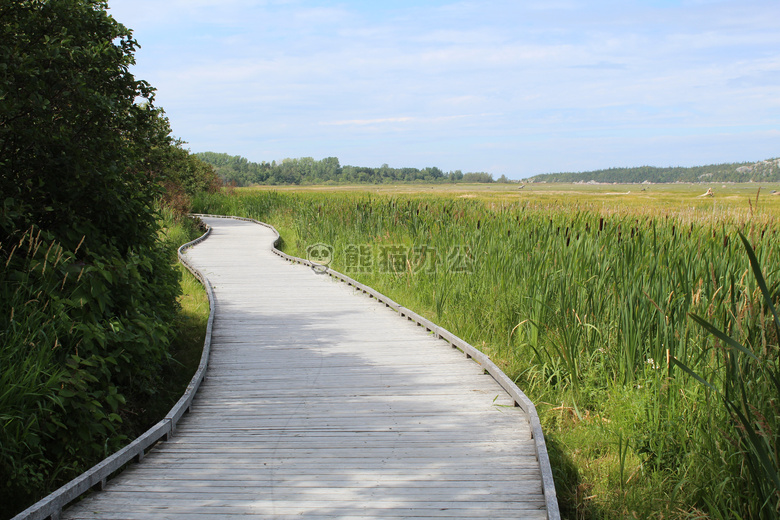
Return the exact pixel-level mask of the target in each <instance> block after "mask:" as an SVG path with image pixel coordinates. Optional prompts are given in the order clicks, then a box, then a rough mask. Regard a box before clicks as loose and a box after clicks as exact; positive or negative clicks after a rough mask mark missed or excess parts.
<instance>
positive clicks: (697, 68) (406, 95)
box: [109, 0, 780, 179]
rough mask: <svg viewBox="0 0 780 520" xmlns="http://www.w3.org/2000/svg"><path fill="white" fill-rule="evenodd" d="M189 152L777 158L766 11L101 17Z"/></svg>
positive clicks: (424, 157) (578, 5)
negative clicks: (129, 50) (128, 42)
mask: <svg viewBox="0 0 780 520" xmlns="http://www.w3.org/2000/svg"><path fill="white" fill-rule="evenodd" d="M109 8H110V11H109V12H110V13H111V14H112V15H113V16H114V17H115V18H116V19H117V20H119V21H120V22H122V23H123V24H125V25H126V26H128V27H130V28H131V29H133V30H134V34H135V37H136V39H137V40H138V41H139V43H140V44H141V47H142V48H141V49H140V50H139V51H138V53H137V55H136V58H137V62H138V63H137V65H136V66H135V68H134V69H133V72H134V73H135V75H136V77H138V78H140V79H145V80H146V81H148V82H150V83H151V84H152V85H153V86H155V87H156V88H157V104H158V105H159V106H162V107H163V108H164V109H165V111H166V113H167V115H168V117H169V118H170V120H171V124H172V127H173V131H174V134H175V135H176V136H177V137H180V138H182V139H184V140H185V141H187V142H188V143H189V144H188V147H189V148H190V149H191V150H192V151H194V152H199V151H216V152H225V153H229V154H231V155H243V156H244V157H247V158H248V159H250V160H252V161H257V162H259V161H271V160H277V161H278V160H281V159H283V158H286V157H305V156H311V157H314V158H315V159H321V158H323V157H328V156H335V157H338V158H339V159H340V161H341V164H352V165H360V166H380V165H381V164H382V163H388V164H389V165H390V166H394V167H403V166H413V167H425V166H438V167H439V168H442V169H443V170H445V171H448V170H455V169H461V170H463V171H487V172H490V173H493V174H494V175H495V176H499V175H501V174H506V175H507V176H508V177H510V178H518V179H519V178H524V177H527V176H530V175H535V174H538V173H549V172H558V171H585V170H591V169H597V168H606V167H611V166H641V165H653V166H677V165H680V166H693V165H702V164H709V163H718V162H732V161H757V160H762V159H767V158H770V157H778V156H780V31H778V29H777V24H778V22H779V21H780V2H778V1H776V0H764V1H751V0H740V1H731V0H728V1H725V0H724V1H716V0H653V1H651V0H647V1H640V0H621V1H607V0H604V1H582V0H546V1H541V0H540V1H537V0H529V1H521V0H514V1H482V2H476V1H460V2H457V1H444V0H436V1H434V0H431V1H425V0H415V1H411V0H400V1H394V2H371V1H357V0H348V1H343V2H326V1H324V0H319V1H317V0H266V1H254V0H109Z"/></svg>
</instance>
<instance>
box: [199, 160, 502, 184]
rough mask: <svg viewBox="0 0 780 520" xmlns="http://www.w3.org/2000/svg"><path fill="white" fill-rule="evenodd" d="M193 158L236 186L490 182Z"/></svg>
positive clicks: (404, 171)
mask: <svg viewBox="0 0 780 520" xmlns="http://www.w3.org/2000/svg"><path fill="white" fill-rule="evenodd" d="M196 156H197V157H198V158H199V159H201V160H202V161H205V162H207V163H208V164H211V165H213V166H214V167H215V168H216V171H217V174H218V175H219V177H220V178H221V179H222V180H223V181H224V182H226V183H229V184H235V185H236V186H250V185H253V184H271V185H274V184H388V183H400V182H427V183H441V182H486V183H489V182H494V180H493V176H492V175H491V174H489V173H484V172H480V173H466V174H464V173H463V172H461V171H460V170H456V171H453V172H448V173H445V172H443V171H442V170H441V169H439V168H438V167H436V166H430V167H426V168H422V169H419V168H391V167H390V166H388V165H387V164H383V165H382V166H380V167H379V168H372V167H367V166H341V165H340V163H339V160H338V158H337V157H326V158H325V159H322V160H320V161H317V160H314V159H313V158H312V157H302V158H300V159H284V160H283V161H282V162H280V163H277V162H276V161H273V162H270V163H268V162H265V161H263V162H261V163H254V162H250V161H249V160H248V159H246V158H245V157H241V156H238V155H236V156H231V155H228V154H225V153H215V152H201V153H198V154H196Z"/></svg>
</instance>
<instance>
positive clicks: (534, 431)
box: [14, 213, 561, 520]
mask: <svg viewBox="0 0 780 520" xmlns="http://www.w3.org/2000/svg"><path fill="white" fill-rule="evenodd" d="M192 216H194V217H209V218H233V219H236V220H243V221H246V222H253V223H255V224H258V225H260V226H263V227H266V228H268V229H270V230H271V231H273V233H274V234H275V235H276V239H274V242H273V246H272V248H271V251H272V252H273V253H274V254H276V255H278V256H280V257H282V258H284V259H285V260H288V261H290V262H293V263H297V264H302V265H306V266H309V267H311V268H312V269H324V272H326V273H327V274H329V275H330V276H331V277H332V278H336V279H338V280H341V281H342V282H344V283H346V284H347V285H351V286H352V287H354V288H355V289H358V290H360V291H362V292H363V293H366V294H368V295H369V296H371V297H373V298H375V299H376V300H377V301H379V302H382V303H384V304H385V305H386V306H387V307H390V308H392V309H393V310H395V311H396V312H398V314H399V315H400V316H401V317H405V318H406V319H407V320H411V321H414V322H415V323H417V325H419V326H421V327H424V328H425V329H426V330H428V331H429V332H431V333H432V334H434V336H436V337H437V338H439V339H442V340H444V341H446V342H448V343H449V344H450V345H452V346H453V347H454V348H457V349H459V350H461V351H462V352H463V353H464V354H465V355H466V357H467V358H470V359H472V360H473V361H474V362H475V363H478V364H479V365H480V366H482V368H483V370H484V371H485V372H486V373H488V374H490V375H491V376H492V377H493V378H494V379H495V380H496V382H498V384H499V385H501V387H502V388H503V389H504V390H505V391H506V392H507V393H508V394H509V395H510V396H511V397H512V398H513V399H514V400H515V405H516V406H519V407H520V408H522V409H523V411H524V412H526V413H527V414H528V418H529V422H530V425H531V435H532V437H533V439H534V444H535V447H536V458H537V460H538V461H539V466H540V469H541V473H542V490H543V492H544V498H545V505H546V507H547V518H548V520H559V519H560V517H561V514H560V510H559V508H558V498H557V496H556V493H555V480H554V478H553V473H552V467H551V466H550V456H549V454H548V453H547V444H546V443H545V442H544V434H543V432H542V426H541V422H540V421H539V414H538V412H537V411H536V406H534V404H533V402H532V401H531V400H530V399H529V398H528V396H527V395H525V393H524V392H523V391H522V390H520V388H519V387H518V386H517V385H516V384H515V382H514V381H512V380H511V379H510V378H509V377H508V376H507V375H506V374H505V373H504V372H503V371H502V370H501V369H500V368H499V367H498V366H497V365H496V364H495V363H494V362H493V361H492V360H491V359H490V357H488V356H487V355H486V354H484V353H483V352H481V351H480V350H478V349H477V348H475V347H474V346H473V345H471V344H469V343H468V342H466V341H464V340H463V339H461V338H459V337H458V336H456V335H455V334H453V333H451V332H450V331H448V330H447V329H445V328H443V327H439V326H438V325H436V324H435V323H433V322H431V321H430V320H428V319H427V318H424V317H422V316H420V315H419V314H417V313H416V312H414V311H412V310H409V309H407V308H405V307H403V306H401V305H399V304H397V303H396V302H394V301H393V300H391V299H390V298H388V297H387V296H385V295H383V294H382V293H380V292H379V291H377V290H375V289H373V288H371V287H368V286H366V285H364V284H362V283H360V282H358V281H356V280H354V279H352V278H350V277H349V276H347V275H345V274H342V273H340V272H338V271H335V270H333V269H330V268H329V267H327V266H322V265H320V264H315V263H313V262H311V261H309V260H306V259H304V258H298V257H296V256H291V255H288V254H286V253H283V252H282V251H279V249H277V246H278V245H279V243H280V241H281V235H279V232H278V231H277V230H276V228H275V227H273V226H272V225H270V224H267V223H265V222H260V221H259V220H254V219H250V218H245V217H233V216H225V215H206V214H200V213H197V214H193V215H192ZM182 247H183V246H182ZM14 520H15V519H14Z"/></svg>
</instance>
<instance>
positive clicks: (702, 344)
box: [194, 192, 780, 518]
mask: <svg viewBox="0 0 780 520" xmlns="http://www.w3.org/2000/svg"><path fill="white" fill-rule="evenodd" d="M194 206H195V210H196V211H199V212H206V213H221V214H232V215H242V216H247V217H252V218H257V219H260V220H265V221H269V222H271V223H273V224H275V225H279V226H280V231H281V232H282V235H283V236H284V237H285V241H286V242H285V247H286V248H287V250H288V251H289V252H291V253H293V254H297V255H299V256H306V248H307V246H308V245H311V244H314V243H318V242H324V243H327V244H330V245H332V246H333V247H334V251H335V255H334V263H333V264H332V266H333V267H334V268H336V269H338V270H341V271H345V272H347V273H351V274H352V275H353V276H355V277H356V278H358V279H360V280H361V281H362V282H364V283H367V284H369V285H372V286H374V287H376V288H378V289H379V290H381V291H382V292H385V293H386V294H388V295H389V296H390V297H392V298H393V299H395V300H396V301H399V302H400V303H402V304H403V305H405V306H408V307H410V308H413V309H415V310H416V311H417V312H420V313H421V314H424V315H426V316H428V317H429V318H431V319H433V320H434V321H436V322H438V323H440V324H442V325H443V326H445V327H446V328H448V329H450V330H452V331H453V332H455V333H456V334H458V335H460V336H462V337H464V339H466V340H468V341H469V342H471V343H472V344H474V345H475V346H478V347H480V348H482V349H483V350H484V351H486V352H487V353H488V354H490V355H491V356H492V357H493V358H494V359H495V360H496V361H497V363H499V364H500V365H502V366H503V368H504V369H505V371H506V372H507V373H508V374H510V375H511V376H512V377H514V378H515V379H516V380H517V382H518V384H519V385H520V386H521V388H523V389H524V390H525V391H526V392H527V393H528V394H529V396H531V397H532V399H533V400H534V401H535V402H536V403H538V404H539V409H540V413H541V415H542V419H543V424H544V426H545V428H546V434H547V435H548V436H549V437H550V438H551V443H550V444H551V446H552V447H553V450H557V451H556V452H555V453H553V454H552V455H553V459H554V462H556V461H557V467H558V469H559V470H560V471H561V472H560V473H559V475H558V476H557V477H558V486H559V489H558V493H559V496H560V497H561V500H562V504H561V505H562V509H563V510H564V512H565V513H566V514H567V515H569V516H570V517H592V518H597V517H602V516H605V517H614V518H617V517H624V516H626V515H629V516H634V515H635V516H638V517H650V516H656V517H659V518H660V517H664V518H668V517H681V518H683V517H686V518H687V517H690V516H698V515H703V514H713V515H715V514H717V512H718V511H729V512H730V513H729V514H730V515H737V516H742V517H745V518H759V517H766V518H769V517H776V516H771V515H776V514H777V510H776V509H775V506H776V504H777V502H776V501H775V502H772V501H771V500H770V502H771V504H770V505H769V506H763V505H759V506H757V505H756V504H759V503H760V504H763V503H764V502H766V500H767V493H768V491H767V492H762V491H761V489H759V488H758V487H756V484H755V482H756V481H755V479H753V480H750V479H748V481H747V482H749V483H748V484H746V480H745V472H746V471H747V470H746V469H745V457H747V452H746V448H745V446H746V445H745V443H744V442H743V441H740V440H739V439H740V438H741V437H739V435H737V434H736V433H735V430H734V428H735V426H734V425H733V422H732V420H731V415H733V413H734V411H733V410H732V411H731V412H728V413H727V411H724V410H723V409H721V408H714V407H713V404H712V401H713V396H712V394H711V390H710V389H709V388H708V387H706V386H703V385H701V384H699V383H698V382H697V381H696V380H695V378H693V377H690V375H689V374H688V373H687V372H685V371H682V370H680V368H679V366H678V365H677V364H675V363H674V362H673V361H672V360H679V363H680V364H684V365H685V366H686V367H689V368H690V370H691V372H693V373H696V374H706V376H705V379H706V380H707V381H709V382H710V384H711V385H713V386H714V387H716V388H718V389H719V391H721V392H726V391H727V390H726V389H727V388H729V387H728V386H727V384H726V382H727V381H728V378H726V377H723V376H722V375H718V374H722V372H723V371H726V370H732V371H734V370H737V368H734V367H733V366H731V365H729V364H728V363H732V364H733V362H732V361H729V362H728V363H727V362H726V361H723V360H719V359H720V358H718V356H717V355H715V353H716V352H718V348H720V347H719V345H720V343H719V342H721V341H722V340H721V339H718V338H717V337H713V336H712V335H711V334H709V332H708V330H706V329H703V328H702V327H701V326H700V325H699V324H698V323H696V322H695V321H694V320H692V319H690V318H689V314H691V313H692V314H695V315H698V316H702V317H703V319H706V320H707V321H708V323H711V324H712V326H713V327H715V328H717V329H720V330H725V331H727V332H726V334H729V335H735V336H736V337H738V340H740V341H741V340H742V339H744V340H745V341H749V342H750V343H751V344H761V345H763V347H762V348H764V350H765V351H766V352H767V353H768V354H767V355H775V359H776V354H775V352H776V349H777V347H776V345H777V337H776V334H774V335H773V333H771V332H767V331H768V329H767V327H766V325H767V323H768V320H770V319H771V318H770V317H769V315H768V314H767V310H766V309H767V308H766V306H762V304H761V297H762V294H761V292H760V291H759V290H758V289H757V286H756V282H755V281H754V279H753V277H752V276H751V272H752V271H751V264H750V260H749V258H748V255H747V254H746V253H745V250H744V248H743V245H742V243H741V241H740V240H739V239H736V237H737V232H738V231H741V232H743V233H744V234H745V236H746V237H747V240H748V241H749V243H750V244H751V246H752V249H751V250H752V251H754V252H755V256H756V261H757V262H760V264H761V265H763V266H766V267H765V268H766V269H767V271H766V272H767V278H768V279H770V280H776V279H778V278H780V276H778V269H777V266H778V252H779V250H780V240H778V226H777V224H776V222H775V221H774V219H773V218H772V217H771V216H770V215H762V214H760V213H758V212H755V213H754V212H751V213H747V212H745V213H733V212H723V213H716V212H713V211H707V212H696V211H683V212H677V213H671V212H664V211H660V210H659V211H655V212H654V211H652V210H651V208H643V209H642V210H641V211H638V210H613V209H610V210H605V209H602V208H596V207H592V206H589V205H587V204H572V203H566V204H561V203H555V204H552V203H529V202H515V203H501V202H495V201H493V202H489V203H488V202H482V201H479V200H468V199H460V198H459V199H453V198H447V197H439V196H435V195H434V196H419V195H411V196H370V195H366V194H356V193H343V194H327V195H326V194H321V193H319V194H318V193H275V192H254V193H252V192H250V193H243V194H238V195H234V196H226V195H209V196H203V197H201V198H199V199H196V201H195V203H194ZM356 246H357V247H360V246H362V247H363V252H368V253H367V254H365V255H363V256H364V257H365V258H364V259H363V260H364V261H363V262H362V264H361V263H360V262H359V261H357V262H356V255H355V251H360V249H356ZM396 246H398V247H396ZM393 255H395V256H394V257H393ZM358 256H359V255H358ZM399 256H400V257H401V260H402V261H400V262H399V261H398V260H399V258H398V257H399ZM388 260H389V261H388ZM391 265H395V266H396V268H393V269H391V268H389V267H388V266H391ZM773 287H774V289H773V290H774V291H775V292H771V291H770V293H771V294H770V296H769V297H770V298H772V299H774V300H775V301H776V299H777V291H776V286H773ZM772 345H774V347H772ZM773 349H774V350H773ZM730 366H731V368H729V367H730ZM740 366H742V368H740V369H739V370H742V371H743V372H744V371H745V370H747V368H746V367H745V366H743V365H740ZM764 380H767V381H768V380H769V379H767V378H764V379H762V381H764ZM746 384H747V383H746ZM762 385H763V383H762ZM748 387H749V391H748V388H747V387H745V388H744V389H743V388H742V387H738V388H734V389H731V390H728V391H729V392H731V393H732V394H733V393H735V392H742V393H743V394H744V395H745V396H749V397H748V398H746V399H747V403H748V404H746V405H745V406H747V408H745V410H746V412H743V413H747V411H751V410H753V407H757V408H756V410H757V412H756V414H755V415H754V416H752V417H754V419H753V421H754V423H756V421H757V422H758V423H761V424H763V423H762V422H761V421H762V419H761V417H764V416H765V415H766V414H767V413H770V409H767V408H766V407H763V408H761V406H760V405H759V403H760V402H762V401H761V400H762V399H765V400H769V402H770V403H771V405H770V408H771V410H775V408H773V407H776V406H777V401H776V399H775V394H773V393H772V392H773V391H774V390H772V387H771V385H768V383H767V384H765V385H764V386H761V385H759V384H757V383H750V384H748ZM759 387H760V388H759ZM759 412H760V414H759ZM773 413H775V414H777V412H776V411H775V412H773ZM761 414H763V415H761ZM767 421H768V419H767ZM770 423H771V422H766V424H770ZM772 435H775V434H774V433H772ZM772 435H769V437H771V439H772V442H773V443H774V440H775V438H774V437H772ZM769 437H768V438H769ZM772 446H773V448H774V449H776V443H774V444H772ZM556 447H557V448H556ZM773 460H774V461H775V462H774V463H775V464H776V460H777V459H776V458H775V459H773ZM566 468H568V469H566ZM725 474H728V475H729V478H724V475H725ZM770 491H771V490H770ZM772 496H774V495H772ZM775 499H776V496H775V498H773V499H772V500H775ZM770 502H767V503H770ZM770 510H771V511H773V513H771V515H770V513H768V512H767V511H770ZM766 515H770V516H766ZM725 516H728V515H725Z"/></svg>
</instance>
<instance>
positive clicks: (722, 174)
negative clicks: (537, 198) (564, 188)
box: [527, 159, 780, 183]
mask: <svg viewBox="0 0 780 520" xmlns="http://www.w3.org/2000/svg"><path fill="white" fill-rule="evenodd" d="M527 181H529V182H589V181H595V182H606V183H611V182H620V183H642V182H645V181H647V182H652V183H664V182H710V181H711V182H751V181H753V182H761V181H763V182H780V159H769V160H766V161H760V162H757V163H724V164H711V165H708V166H694V167H689V168H686V167H681V166H676V167H668V168H656V167H653V166H639V167H636V168H608V169H606V170H594V171H589V172H568V173H548V174H544V175H536V176H534V177H531V178H529V179H527Z"/></svg>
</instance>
